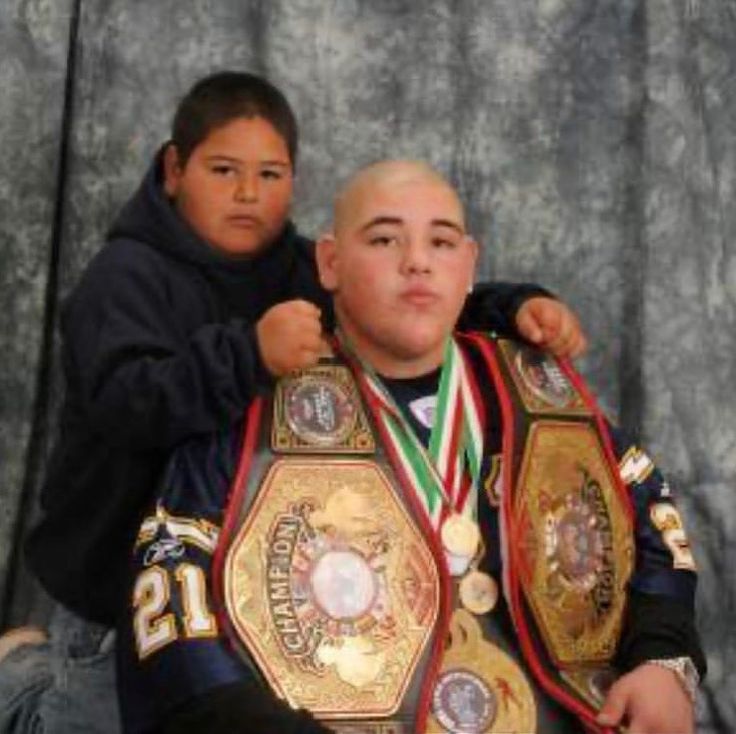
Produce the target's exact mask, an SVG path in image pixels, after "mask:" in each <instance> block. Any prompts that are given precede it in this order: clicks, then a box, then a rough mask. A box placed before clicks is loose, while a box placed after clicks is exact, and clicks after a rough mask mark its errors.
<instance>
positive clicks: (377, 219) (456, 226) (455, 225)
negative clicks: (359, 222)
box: [360, 215, 465, 235]
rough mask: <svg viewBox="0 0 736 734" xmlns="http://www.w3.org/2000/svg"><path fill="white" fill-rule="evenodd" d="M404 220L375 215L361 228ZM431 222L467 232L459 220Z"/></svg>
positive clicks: (462, 232) (436, 225)
mask: <svg viewBox="0 0 736 734" xmlns="http://www.w3.org/2000/svg"><path fill="white" fill-rule="evenodd" d="M403 223H404V220H403V219H402V218H401V217H390V216H386V215H382V216H378V217H374V218H373V219H371V220H370V221H369V222H367V223H366V224H364V225H363V226H362V227H361V228H360V231H361V232H365V231H366V230H367V229H370V228H371V227H375V226H376V225H378V224H395V225H400V224H403ZM430 224H431V225H432V226H433V227H449V228H450V229H454V230H455V231H456V232H457V233H458V234H462V235H464V234H465V229H464V228H463V227H462V226H461V225H459V224H458V223H457V222H454V221H453V220H452V219H433V220H432V221H431V222H430Z"/></svg>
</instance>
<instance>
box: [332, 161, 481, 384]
mask: <svg viewBox="0 0 736 734" xmlns="http://www.w3.org/2000/svg"><path fill="white" fill-rule="evenodd" d="M395 165H396V166H399V171H398V172H399V174H401V172H402V171H401V165H402V164H395ZM409 174H410V175H409V178H402V176H401V175H400V176H399V177H398V178H396V177H393V178H392V177H391V176H389V177H388V178H387V179H386V180H385V181H382V182H376V181H371V182H369V183H368V184H366V185H364V186H359V187H358V188H357V190H353V191H352V193H350V194H349V195H348V196H346V197H345V199H344V200H343V201H342V202H341V205H340V206H339V207H338V208H339V209H340V210H341V211H340V212H339V216H337V217H336V222H337V226H336V231H335V236H334V238H332V237H327V238H323V239H322V240H320V243H319V249H318V263H319V267H320V278H321V280H322V283H323V285H324V286H325V287H326V288H327V289H328V290H331V291H333V294H334V299H335V308H336V312H337V316H338V322H339V324H340V327H341V329H342V330H343V331H344V332H345V334H346V336H347V337H348V339H349V340H350V342H351V343H352V345H353V347H354V348H355V349H356V351H357V352H358V354H359V355H360V356H361V357H362V358H364V359H366V360H367V361H368V363H369V364H371V365H372V366H373V367H374V368H375V369H376V370H377V371H379V372H380V373H382V374H384V375H386V376H389V377H409V376H412V375H418V374H421V373H422V372H424V371H429V370H431V369H433V368H434V367H436V366H438V365H439V364H440V363H441V361H442V356H443V351H444V343H445V339H446V337H447V336H448V335H449V334H450V333H451V331H452V329H453V328H454V325H455V322H456V320H457V318H458V316H459V314H460V310H461V309H462V306H463V303H464V301H465V297H466V295H467V291H468V288H469V287H470V286H471V285H472V282H473V271H474V266H475V260H476V254H477V245H476V243H475V242H474V241H473V240H472V239H470V238H469V237H468V236H467V235H466V234H465V225H464V217H463V210H462V207H461V205H460V203H459V201H458V199H457V197H456V195H455V193H454V192H453V191H452V189H450V188H449V186H447V185H446V184H445V183H444V182H442V181H440V180H438V179H437V178H432V177H428V176H424V175H421V173H420V174H419V175H417V176H415V177H412V175H411V168H410V169H409Z"/></svg>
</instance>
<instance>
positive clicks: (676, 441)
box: [0, 0, 736, 733]
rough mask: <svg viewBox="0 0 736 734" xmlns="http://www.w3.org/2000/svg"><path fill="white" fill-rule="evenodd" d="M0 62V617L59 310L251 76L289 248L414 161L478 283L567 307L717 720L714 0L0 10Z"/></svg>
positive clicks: (731, 711) (730, 6)
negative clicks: (453, 223) (631, 462)
mask: <svg viewBox="0 0 736 734" xmlns="http://www.w3.org/2000/svg"><path fill="white" fill-rule="evenodd" d="M0 48H1V49H2V51H0V88H1V90H2V94H1V95H0V140H1V141H2V151H1V152H0V248H2V249H1V251H0V252H1V255H2V256H1V257H0V282H1V283H2V288H1V289H0V324H1V325H2V328H1V330H0V349H1V353H2V361H1V362H0V418H1V421H2V422H1V424H0V588H3V589H4V597H3V604H2V610H1V611H2V614H3V618H4V621H5V623H10V622H20V621H23V620H24V619H25V618H26V617H28V616H29V615H30V616H31V617H32V616H33V615H34V614H37V609H38V607H39V602H38V599H39V595H38V591H37V590H36V589H35V588H34V587H33V585H32V584H31V583H30V581H29V579H28V577H27V575H26V573H25V571H24V569H23V567H22V564H20V563H19V559H18V557H17V555H16V554H15V552H14V548H17V541H18V538H19V537H20V536H21V535H22V533H23V531H24V529H25V527H26V526H27V523H28V521H29V518H31V517H32V516H33V512H34V506H35V504H34V500H35V493H36V490H37V487H38V483H39V479H40V476H41V474H42V471H43V464H44V459H45V456H46V455H47V452H48V444H49V438H50V436H51V435H52V434H53V425H54V417H55V414H56V410H57V408H58V403H59V396H60V392H61V386H60V382H59V377H58V367H57V355H58V345H57V344H56V343H55V337H54V327H55V322H56V318H57V313H58V305H59V302H60V300H61V299H62V298H63V296H64V294H65V293H66V292H67V291H68V289H69V288H70V287H71V286H72V285H73V283H74V282H75V279H76V278H77V276H78V274H79V272H80V270H81V268H82V267H83V266H84V264H85V263H86V262H87V260H88V259H89V257H90V255H91V254H92V253H93V252H95V250H97V248H98V247H99V246H100V244H101V241H102V235H103V232H104V230H105V227H106V225H107V224H108V223H109V222H110V220H111V217H112V216H113V214H114V213H115V211H116V210H117V208H118V207H119V206H120V204H121V203H122V202H123V200H124V199H125V197H126V196H127V195H128V194H129V193H130V192H131V191H132V189H133V187H134V186H135V185H136V183H137V180H138V178H139V176H140V175H141V174H142V172H143V170H144V169H145V167H146V164H147V161H148V159H149V156H150V155H151V153H152V152H153V151H154V149H155V148H156V147H157V145H158V144H159V143H160V142H161V141H162V139H164V138H165V136H166V134H167V127H168V124H169V121H170V115H171V112H172V110H173V106H174V104H175V101H176V99H177V98H178V97H179V96H180V95H181V94H182V93H183V92H184V91H185V89H186V88H187V87H188V86H189V85H190V84H191V83H192V82H193V81H194V80H195V79H196V78H198V77H200V76H202V75H204V74H205V73H208V72H210V71H213V70H216V69H221V68H225V67H231V68H240V69H247V70H252V71H256V72H262V73H265V74H267V75H268V76H269V77H271V78H272V79H273V80H274V81H275V82H276V83H277V84H279V85H281V86H282V87H283V89H284V90H285V91H286V93H287V94H288V96H289V98H290V99H291V100H292V101H293V103H294V105H295V107H296V109H297V112H298V115H299V118H300V120H301V125H302V130H303V147H302V156H301V163H300V168H299V182H298V188H297V192H298V193H297V196H298V203H297V205H296V211H295V218H296V220H297V221H298V222H299V223H300V225H301V226H302V228H303V229H304V230H305V231H306V232H308V233H315V232H316V231H317V230H318V229H319V227H320V226H321V224H322V223H323V222H324V221H325V220H326V218H327V211H328V199H329V195H330V192H331V191H333V190H334V187H335V184H336V182H337V181H339V180H340V179H341V178H343V177H344V176H345V175H347V174H348V173H349V172H350V171H352V170H353V169H354V168H355V167H356V166H357V165H359V164H361V163H364V162H367V161H371V160H374V159H376V158H380V157H385V156H411V157H419V158H425V159H429V160H430V161H431V162H433V163H434V164H436V165H437V166H438V167H439V168H441V169H442V170H444V171H445V172H446V173H448V174H449V175H450V177H451V178H452V180H453V181H454V182H455V183H456V184H457V186H458V187H459V189H460V191H461V193H462V195H463V197H464V199H465V201H466V202H467V205H468V207H469V211H470V222H471V225H472V229H473V231H474V233H475V234H476V235H477V236H478V237H479V239H480V240H481V241H482V242H483V244H484V248H485V249H484V254H483V265H482V275H483V276H490V275H493V276H498V277H503V278H507V279H533V280H537V281H540V282H542V283H544V284H545V285H547V286H549V287H551V288H552V289H554V290H556V291H557V292H558V293H560V294H561V295H562V296H563V297H564V298H565V299H567V300H568V301H569V302H570V303H571V304H572V305H573V306H574V307H575V308H576V309H577V310H578V311H579V312H580V314H581V316H582V319H583V321H584V324H585V326H586V328H587V330H588V331H589V333H590V334H591V335H592V348H591V351H590V354H589V355H588V357H587V358H586V360H585V361H584V362H583V363H582V364H581V367H582V369H583V371H584V372H585V373H586V374H587V376H588V377H589V378H590V380H591V381H592V383H593V384H594V386H595V387H596V388H597V389H598V391H599V393H600V395H601V397H602V400H603V403H604V405H605V406H606V408H607V409H608V410H609V412H610V413H611V414H613V415H614V416H618V417H619V418H620V420H621V421H622V422H623V423H624V424H625V425H627V426H628V427H629V428H630V429H632V430H634V431H636V432H639V433H640V434H641V436H642V439H643V441H644V443H645V444H646V445H647V446H648V447H649V448H650V449H651V451H652V452H653V453H654V455H655V456H656V457H657V458H658V459H659V461H660V463H661V464H662V465H663V466H664V468H665V469H666V470H667V471H668V474H669V476H670V478H671V483H672V484H673V485H675V486H676V487H677V490H678V491H679V494H680V496H681V497H682V505H683V507H684V510H685V513H686V515H687V518H688V525H689V528H690V531H691V534H692V536H693V537H694V539H695V549H696V557H697V560H698V561H699V565H700V569H701V584H700V592H701V593H700V599H699V616H700V620H701V626H702V630H703V636H704V640H705V644H706V647H707V653H708V658H709V664H710V675H709V679H708V683H707V686H706V688H705V691H704V695H703V697H702V699H701V702H700V711H699V719H700V722H701V731H703V732H724V733H725V732H733V731H736V700H735V698H736V693H734V692H735V691H736V673H735V672H734V668H735V667H736V624H734V615H735V613H736V576H735V575H734V568H735V567H736V552H735V549H736V395H735V391H736V246H735V245H734V239H735V238H736V206H734V199H735V196H734V195H735V193H736V191H735V187H736V133H735V132H734V131H735V129H736V5H735V3H734V1H733V0H641V1H640V2H634V1H633V0H598V1H595V0H432V1H430V0H425V1H422V0H262V1H260V2H259V1H258V0H250V1H246V0H218V1H217V2H215V1H213V0H158V1H157V2H155V3H150V2H145V1H144V0H134V1H132V2H131V0H55V1H54V2H51V1H50V0H3V4H2V8H0ZM100 491H102V492H104V487H101V488H100Z"/></svg>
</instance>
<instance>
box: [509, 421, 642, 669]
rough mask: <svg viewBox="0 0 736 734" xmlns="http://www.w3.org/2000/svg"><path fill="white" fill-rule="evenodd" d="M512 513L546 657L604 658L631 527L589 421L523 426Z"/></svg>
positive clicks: (626, 568) (611, 646)
mask: <svg viewBox="0 0 736 734" xmlns="http://www.w3.org/2000/svg"><path fill="white" fill-rule="evenodd" d="M514 515H515V525H516V527H517V530H518V532H519V538H518V541H519V544H518V547H519V548H520V549H521V559H520V560H521V564H520V567H519V572H520V578H521V581H522V585H523V587H524V591H525V593H526V595H527V598H528V599H529V601H530V603H531V606H532V608H533V610H534V613H535V617H536V619H537V623H538V625H539V627H540V630H541V632H542V634H543V635H544V638H545V640H546V642H547V645H548V649H549V651H550V653H551V654H552V656H553V658H554V659H555V660H556V662H557V664H558V665H560V666H563V667H564V666H566V665H580V664H582V665H589V664H600V663H603V662H606V661H608V660H610V659H611V657H612V656H613V654H614V652H615V647H616V643H617V640H618V638H619V633H620V628H621V623H622V615H623V608H624V604H625V599H626V584H627V582H628V580H629V577H630V575H631V571H632V566H633V560H634V547H633V534H632V529H631V522H630V520H629V517H628V514H627V510H626V508H625V506H624V504H623V502H622V500H621V498H620V497H619V495H618V493H617V490H616V484H615V481H614V477H613V476H612V475H611V469H610V467H609V464H608V462H607V461H606V457H605V455H604V453H603V449H602V447H601V445H600V441H599V438H598V435H597V433H596V431H595V430H594V429H593V428H592V427H591V426H590V425H589V424H584V423H570V422H558V421H553V420H540V421H538V422H536V423H535V424H534V425H533V426H532V427H531V429H530V432H529V436H528V438H527V442H526V446H525V451H524V458H523V462H522V467H521V472H520V474H519V482H518V491H517V494H516V497H515V502H514Z"/></svg>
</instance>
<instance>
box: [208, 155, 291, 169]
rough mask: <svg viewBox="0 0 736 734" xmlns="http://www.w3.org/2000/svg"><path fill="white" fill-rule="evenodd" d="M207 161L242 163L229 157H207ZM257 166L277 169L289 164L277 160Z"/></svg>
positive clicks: (263, 162)
mask: <svg viewBox="0 0 736 734" xmlns="http://www.w3.org/2000/svg"><path fill="white" fill-rule="evenodd" d="M207 161H208V162H210V163H212V162H213V161H224V162H226V163H243V161H242V160H241V159H240V158H235V157H234V156H231V155H218V154H215V155H209V156H207ZM258 165H259V166H278V167H279V168H288V167H289V163H288V162H287V161H279V160H272V161H258Z"/></svg>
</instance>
